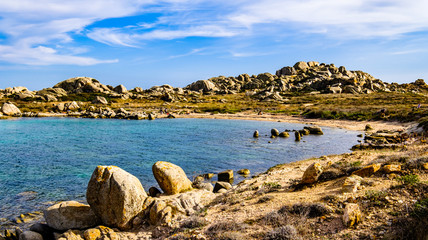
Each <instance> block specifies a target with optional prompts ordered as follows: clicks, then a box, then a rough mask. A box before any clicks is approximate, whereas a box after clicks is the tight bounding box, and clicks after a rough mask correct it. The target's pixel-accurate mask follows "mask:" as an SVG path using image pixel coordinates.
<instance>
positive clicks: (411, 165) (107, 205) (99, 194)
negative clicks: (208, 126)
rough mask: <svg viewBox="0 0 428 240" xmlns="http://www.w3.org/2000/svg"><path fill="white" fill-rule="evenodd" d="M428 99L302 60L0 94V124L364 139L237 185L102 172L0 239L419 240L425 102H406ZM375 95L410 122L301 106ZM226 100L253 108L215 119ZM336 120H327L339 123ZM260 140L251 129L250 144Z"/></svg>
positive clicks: (423, 215)
mask: <svg viewBox="0 0 428 240" xmlns="http://www.w3.org/2000/svg"><path fill="white" fill-rule="evenodd" d="M427 91H428V85H426V84H425V82H424V81H423V80H422V79H418V80H417V81H415V82H413V83H409V84H394V83H385V82H382V81H381V80H379V79H375V78H374V77H372V76H371V75H370V74H367V73H364V72H362V71H348V70H347V69H346V68H345V67H336V66H335V65H334V64H319V63H317V62H298V63H296V64H295V65H294V66H293V67H284V68H281V69H280V70H278V71H277V72H276V74H270V73H263V74H259V75H253V76H249V75H247V74H241V75H239V76H238V77H223V76H220V77H215V78H211V79H208V80H200V81H197V82H194V83H192V84H189V85H188V86H187V87H185V88H174V87H172V86H169V85H162V86H159V87H158V86H156V87H152V88H150V89H147V90H143V89H141V88H134V89H132V90H130V91H128V90H127V89H126V88H125V86H123V85H119V86H116V87H112V86H107V85H103V84H101V83H100V82H99V81H98V80H95V79H92V78H87V77H78V78H72V79H68V80H65V81H63V82H60V83H58V84H56V85H55V86H53V87H52V88H47V89H43V90H40V91H29V90H28V89H26V88H24V87H13V88H7V89H5V90H0V103H1V111H0V112H1V113H0V118H10V117H85V118H117V119H135V120H143V119H147V120H155V119H156V118H176V117H205V118H225V119H242V118H244V119H256V120H267V121H295V122H303V123H312V124H308V127H306V128H304V129H301V130H297V131H294V133H293V132H290V131H282V130H281V131H278V130H276V129H272V131H271V132H270V136H271V137H272V138H275V137H294V138H295V140H296V141H299V140H301V138H302V137H303V138H304V137H305V135H306V134H322V133H323V132H322V129H321V127H318V126H335V127H342V128H348V129H356V130H360V131H364V132H365V134H364V135H362V136H361V137H362V139H361V143H360V144H358V145H356V146H354V148H353V152H352V153H345V154H339V155H330V156H321V157H318V158H312V159H307V160H303V161H299V162H293V163H289V164H280V165H277V166H273V167H272V168H270V169H269V170H268V171H266V172H265V173H262V174H259V175H257V176H254V177H253V178H249V179H247V180H244V181H242V182H240V183H239V184H237V185H231V184H230V183H229V182H230V179H232V178H233V174H248V172H249V171H251V169H250V170H249V169H241V170H239V171H237V172H234V171H233V170H225V171H224V172H221V173H218V175H217V177H218V181H216V182H214V184H213V182H211V180H210V179H211V178H212V177H213V176H214V174H212V173H207V174H204V175H201V176H196V177H195V178H194V179H193V181H191V180H190V179H189V178H188V176H186V174H185V173H184V171H183V170H182V169H181V168H180V167H179V166H177V165H174V164H172V163H168V162H157V163H155V164H154V165H153V167H152V171H153V175H154V178H155V179H156V181H157V182H158V184H159V186H160V188H161V189H157V188H150V189H149V190H148V191H146V190H145V189H144V188H143V187H142V185H141V183H140V181H139V180H138V179H137V178H136V177H135V176H132V175H131V174H129V173H128V172H126V169H120V168H118V167H115V166H98V167H97V168H96V169H95V170H94V172H93V174H92V177H91V178H90V179H89V180H88V187H87V190H86V202H85V203H81V202H76V201H66V202H59V203H56V204H53V205H52V206H50V207H48V208H47V209H45V211H44V212H43V214H42V213H25V214H21V215H20V216H19V217H17V218H16V220H15V223H16V224H19V223H26V224H27V225H28V226H29V228H28V229H23V230H25V231H22V230H21V229H19V228H17V229H8V230H5V231H4V232H3V233H1V234H0V239H8V240H9V239H24V240H29V239H31V240H40V239H61V240H65V239H69V240H72V239H73V240H74V239H78V240H80V239H85V240H95V239H171V240H172V239H201V240H202V239H325V238H328V239H382V238H383V239H425V238H426V237H427V236H428V232H427V230H426V229H425V226H426V224H428V218H427V216H428V194H427V192H428V191H427V190H428V184H427V182H428V152H427V142H426V141H427V130H428V120H426V118H427V110H426V106H424V104H425V102H422V103H423V104H422V105H423V106H422V108H421V107H420V105H421V104H419V106H417V107H416V106H413V105H415V103H416V101H420V100H421V99H422V101H424V100H425V99H427V96H426V93H427ZM382 94H398V95H391V96H394V98H395V97H397V96H398V97H399V100H398V101H404V100H406V97H408V96H412V97H414V99H415V100H414V101H413V102H411V105H412V106H413V108H412V109H410V110H408V111H409V114H407V115H408V116H407V115H406V117H407V118H406V119H404V120H403V119H400V120H403V121H401V122H397V121H395V122H393V121H392V120H397V119H391V118H392V117H391V116H392V114H391V113H390V111H391V110H388V109H386V110H385V109H384V108H381V109H378V108H375V109H374V110H373V111H372V109H370V111H371V112H370V114H372V115H370V116H371V117H372V118H370V119H363V118H361V117H360V118H359V119H358V120H359V121H351V120H356V119H353V118H351V117H353V115H346V116H347V117H349V118H351V120H349V119H348V120H347V118H344V119H334V120H332V119H329V118H327V119H320V118H323V117H318V118H317V119H313V118H312V119H308V118H306V116H308V115H305V114H306V113H311V114H313V113H314V112H315V110H314V109H311V112H309V110H308V109H306V108H307V107H313V106H314V105H316V104H317V103H316V102H312V101H313V97H314V96H317V95H322V96H323V98H327V99H336V98H339V99H341V96H343V95H344V96H345V97H344V98H352V99H357V100H358V101H360V100H361V99H362V100H363V101H364V102H365V103H367V104H369V102H368V100H367V99H369V98H370V97H371V96H381V95H382ZM351 96H352V97H351ZM401 97H402V98H401ZM306 98H308V99H309V100H305V99H306ZM386 98H387V99H388V100H391V101H392V99H393V98H391V97H389V95H387V97H386ZM231 99H232V100H234V101H237V102H238V101H243V102H245V103H244V104H243V105H244V106H245V105H248V108H245V109H244V108H240V109H239V111H237V112H233V114H232V113H228V112H227V113H222V112H218V110H221V109H222V108H221V107H220V108H219V107H218V106H222V105H227V104H230V105H235V103H232V102H231ZM293 99H294V100H293ZM296 99H297V100H296ZM318 99H320V98H318ZM375 99H376V97H375ZM401 99H404V100H401ZM304 100H305V101H304ZM252 101H254V102H252ZM291 101H296V102H297V103H296V105H298V110H299V112H298V114H291V115H290V114H281V111H282V109H281V107H282V106H286V107H287V108H290V107H291V105H290V102H291ZM253 103H254V105H250V104H253ZM190 104H194V106H196V107H189V105H190ZM208 104H215V106H214V107H212V108H211V109H214V110H210V112H201V110H200V109H203V108H204V107H205V108H206V105H208ZM326 105H328V104H326ZM370 106H372V105H370ZM395 107H396V106H395ZM332 108H334V106H333V107H332ZM367 108H370V107H367ZM391 108H394V106H392V107H391ZM396 108H397V109H399V107H396ZM223 109H224V108H223ZM270 109H275V111H277V112H268V111H269V110H270ZM399 110H401V109H399ZM293 111H294V110H293ZM347 111H350V110H349V109H345V110H343V112H347ZM332 112H333V111H330V112H329V113H330V114H333V113H332ZM373 112H375V114H373ZM335 114H336V115H329V116H330V117H333V118H334V117H335V116H339V114H337V113H335ZM317 116H318V115H317ZM322 116H324V115H322ZM416 119H417V120H418V121H419V122H416ZM424 119H425V120H424ZM373 120H382V121H373ZM317 125H318V126H317ZM258 136H259V133H258V132H254V135H253V137H258ZM42 215H43V216H42Z"/></svg>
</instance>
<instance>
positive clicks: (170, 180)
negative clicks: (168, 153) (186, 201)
mask: <svg viewBox="0 0 428 240" xmlns="http://www.w3.org/2000/svg"><path fill="white" fill-rule="evenodd" d="M152 170H153V175H154V176H155V179H156V181H157V182H158V184H159V186H160V188H161V189H162V190H163V191H164V192H165V193H166V194H169V195H172V194H177V193H181V192H185V191H188V190H191V189H192V182H191V181H190V180H189V179H188V178H187V176H186V173H184V171H183V169H181V168H180V167H179V166H177V165H175V164H172V163H169V162H164V161H159V162H156V163H155V164H154V165H153V167H152Z"/></svg>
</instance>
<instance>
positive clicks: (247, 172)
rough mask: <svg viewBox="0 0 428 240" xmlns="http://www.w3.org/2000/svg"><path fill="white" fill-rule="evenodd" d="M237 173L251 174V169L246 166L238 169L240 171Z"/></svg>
mask: <svg viewBox="0 0 428 240" xmlns="http://www.w3.org/2000/svg"><path fill="white" fill-rule="evenodd" d="M237 173H238V174H241V175H250V170H249V169H246V168H244V169H241V170H238V172H237Z"/></svg>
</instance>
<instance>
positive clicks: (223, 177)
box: [217, 169, 233, 182]
mask: <svg viewBox="0 0 428 240" xmlns="http://www.w3.org/2000/svg"><path fill="white" fill-rule="evenodd" d="M217 176H218V181H220V182H230V181H232V180H233V170H230V169H229V170H226V171H223V172H220V173H218V175H217Z"/></svg>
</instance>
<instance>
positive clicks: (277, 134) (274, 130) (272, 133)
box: [270, 128, 279, 137]
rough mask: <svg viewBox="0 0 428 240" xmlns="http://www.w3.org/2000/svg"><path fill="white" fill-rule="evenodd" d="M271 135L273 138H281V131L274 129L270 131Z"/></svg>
mask: <svg viewBox="0 0 428 240" xmlns="http://www.w3.org/2000/svg"><path fill="white" fill-rule="evenodd" d="M270 134H271V136H273V137H278V136H279V131H278V129H276V128H272V129H271V130H270Z"/></svg>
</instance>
